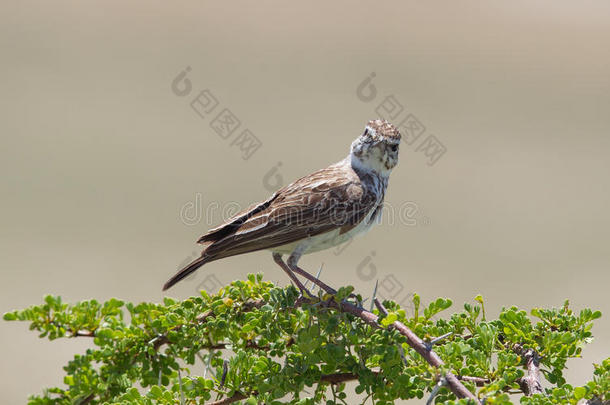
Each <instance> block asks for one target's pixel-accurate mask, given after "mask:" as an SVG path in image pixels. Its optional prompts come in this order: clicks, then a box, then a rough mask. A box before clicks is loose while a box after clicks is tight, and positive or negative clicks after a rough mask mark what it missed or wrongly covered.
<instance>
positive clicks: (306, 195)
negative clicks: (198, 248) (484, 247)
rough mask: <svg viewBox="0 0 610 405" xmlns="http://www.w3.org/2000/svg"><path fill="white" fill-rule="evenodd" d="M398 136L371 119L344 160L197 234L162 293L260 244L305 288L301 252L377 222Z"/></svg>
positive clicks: (395, 158)
mask: <svg viewBox="0 0 610 405" xmlns="http://www.w3.org/2000/svg"><path fill="white" fill-rule="evenodd" d="M400 139H401V135H400V132H399V130H398V129H397V128H396V127H395V126H394V125H392V124H391V123H389V122H388V121H386V120H381V119H376V120H371V121H369V122H368V123H367V124H366V126H365V128H364V132H363V133H362V134H361V135H360V136H359V137H358V138H356V140H354V141H353V142H352V144H351V147H350V150H349V154H348V155H347V157H345V158H344V159H343V160H341V161H339V162H337V163H334V164H332V165H330V166H328V167H326V168H324V169H321V170H318V171H316V172H313V173H311V174H309V175H307V176H304V177H302V178H300V179H298V180H296V181H294V182H293V183H291V184H289V185H287V186H285V187H282V188H281V189H279V190H278V191H276V192H275V193H273V195H272V196H271V197H269V198H268V199H266V200H265V201H262V202H259V203H257V204H254V205H252V206H250V207H249V208H247V209H245V210H243V211H241V212H239V213H237V214H235V215H234V216H232V217H231V218H229V219H228V220H226V221H225V222H224V223H222V224H221V225H220V226H217V227H215V228H213V229H210V230H209V231H208V232H207V233H205V234H204V235H203V236H201V237H200V238H199V240H198V241H197V243H199V244H201V245H203V251H202V252H201V255H200V256H199V257H197V258H196V259H195V260H193V261H192V262H191V263H189V264H187V265H186V266H185V267H184V268H182V269H180V270H179V271H178V272H177V273H176V274H175V275H174V276H172V277H171V278H170V279H169V280H168V281H167V282H166V283H165V284H164V285H163V291H165V290H167V289H169V288H170V287H172V286H173V285H175V284H176V283H178V282H179V281H180V280H182V279H184V278H185V277H187V276H188V275H190V274H191V273H193V272H194V271H196V270H197V269H199V268H200V267H201V266H203V265H204V264H207V263H210V262H213V261H216V260H220V259H224V258H227V257H230V256H235V255H240V254H244V253H250V252H255V251H259V250H270V251H271V252H272V257H273V260H274V261H275V263H277V264H278V265H279V266H280V267H281V268H282V270H284V271H285V272H286V273H287V274H288V276H289V277H290V279H291V280H292V281H293V282H294V283H295V284H296V285H297V286H298V287H299V288H300V289H301V290H302V291H303V288H304V287H303V285H302V284H301V283H300V281H299V279H298V278H297V277H296V275H295V273H298V274H300V275H302V276H305V277H306V278H308V279H310V280H312V277H313V276H311V275H310V274H309V273H307V272H306V271H305V270H303V269H301V268H300V267H299V266H298V261H299V259H300V258H301V256H302V255H304V254H308V253H312V252H317V251H320V250H324V249H328V248H331V247H334V246H336V245H339V244H341V243H344V242H347V241H348V240H349V239H351V238H352V237H354V236H355V235H359V234H363V233H365V232H366V231H368V230H369V229H370V228H371V226H372V225H373V224H374V223H379V222H380V221H381V215H382V211H383V203H384V198H385V193H386V190H387V187H388V180H389V176H390V173H391V172H392V170H393V169H394V168H395V167H396V165H397V164H398V152H399V146H400ZM285 255H288V258H287V260H286V261H284V259H283V257H284V256H285ZM322 284H323V283H322ZM329 288H330V287H329Z"/></svg>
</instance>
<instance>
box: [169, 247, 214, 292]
mask: <svg viewBox="0 0 610 405" xmlns="http://www.w3.org/2000/svg"><path fill="white" fill-rule="evenodd" d="M209 261H210V257H209V256H201V257H198V258H197V259H195V260H193V261H192V262H190V263H189V264H187V265H186V267H184V268H183V269H181V270H179V271H178V272H177V273H176V274H174V276H173V277H172V278H170V279H169V280H167V283H165V284H164V285H163V291H165V290H167V289H168V288H170V287H172V286H173V285H174V284H176V283H177V282H178V281H180V280H182V279H183V278H185V277H187V276H188V275H189V274H191V273H192V272H194V271H195V270H197V269H198V268H200V267H201V266H203V265H204V264H206V263H207V262H209Z"/></svg>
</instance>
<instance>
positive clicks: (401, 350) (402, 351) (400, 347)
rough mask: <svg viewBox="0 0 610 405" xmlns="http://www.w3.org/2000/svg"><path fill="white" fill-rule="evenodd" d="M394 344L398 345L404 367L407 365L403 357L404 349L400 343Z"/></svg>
mask: <svg viewBox="0 0 610 405" xmlns="http://www.w3.org/2000/svg"><path fill="white" fill-rule="evenodd" d="M396 346H398V352H399V353H400V358H401V359H402V362H403V364H404V365H405V367H409V364H408V363H407V358H406V357H405V349H403V348H402V345H401V344H397V345H396Z"/></svg>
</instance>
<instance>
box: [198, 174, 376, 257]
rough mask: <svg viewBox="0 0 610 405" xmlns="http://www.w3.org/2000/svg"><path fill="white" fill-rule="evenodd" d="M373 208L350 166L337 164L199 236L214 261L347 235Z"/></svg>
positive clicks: (372, 198)
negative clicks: (330, 235) (326, 235)
mask: <svg viewBox="0 0 610 405" xmlns="http://www.w3.org/2000/svg"><path fill="white" fill-rule="evenodd" d="M376 204H377V198H376V196H375V194H374V193H373V192H371V191H370V190H368V189H367V188H366V187H364V186H363V185H362V184H361V182H360V179H359V177H358V175H357V174H356V173H355V172H354V171H353V170H352V168H351V167H350V166H349V165H345V164H337V165H333V166H330V167H328V168H326V169H322V170H319V171H317V172H315V173H313V174H310V175H309V176H306V177H303V178H301V179H299V180H297V181H295V182H294V183H292V184H290V185H288V186H286V187H284V188H283V189H281V190H279V191H278V192H276V193H275V194H274V195H273V196H272V197H271V198H269V199H268V200H267V201H264V202H262V203H260V204H258V205H256V206H255V207H254V208H253V209H250V210H246V211H244V212H242V213H240V214H238V215H236V216H234V217H233V218H232V219H231V220H229V221H227V222H226V223H225V224H223V225H222V226H220V227H218V228H215V229H213V230H211V231H210V232H208V233H207V234H206V235H204V236H202V237H201V239H200V242H203V243H209V242H212V243H211V244H210V245H209V246H207V248H206V249H205V251H204V253H203V255H204V256H206V257H209V258H210V259H212V260H215V259H220V258H222V257H228V256H234V255H237V254H241V253H247V252H252V251H256V250H261V249H269V248H273V247H277V246H282V245H286V244H290V243H293V242H296V241H299V240H302V239H305V238H307V237H309V236H314V235H319V234H321V233H325V232H328V231H331V230H333V229H337V228H340V229H341V233H344V232H347V231H348V230H349V229H351V228H353V227H355V226H356V225H358V223H360V221H362V220H363V219H364V218H365V217H366V215H367V214H368V213H369V212H370V210H371V209H373V208H374V207H375V206H376Z"/></svg>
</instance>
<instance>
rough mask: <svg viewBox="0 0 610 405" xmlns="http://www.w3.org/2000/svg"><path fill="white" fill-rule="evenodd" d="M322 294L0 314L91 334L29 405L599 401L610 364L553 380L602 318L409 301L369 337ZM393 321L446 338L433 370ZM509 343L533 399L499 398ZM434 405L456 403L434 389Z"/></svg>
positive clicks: (479, 303)
mask: <svg viewBox="0 0 610 405" xmlns="http://www.w3.org/2000/svg"><path fill="white" fill-rule="evenodd" d="M351 291H352V288H343V289H341V290H340V291H339V293H338V294H337V295H336V296H335V297H331V298H330V299H334V300H339V301H340V300H341V299H344V298H345V299H347V297H349V296H350V293H351ZM325 298H326V297H321V298H320V299H317V300H313V301H308V302H304V303H303V302H301V301H299V300H298V292H297V290H295V289H294V288H293V287H288V288H279V287H275V286H274V285H273V284H272V283H269V282H265V281H263V280H262V276H261V275H256V276H254V275H249V276H248V279H247V280H245V281H235V282H233V283H231V284H230V285H229V286H226V287H224V288H222V289H221V290H220V291H219V292H218V293H217V294H215V295H209V294H208V293H207V292H205V291H202V292H201V295H200V296H197V297H191V298H188V299H186V300H184V301H175V300H173V299H170V298H166V299H165V300H164V303H163V304H154V303H141V304H138V305H134V304H132V303H125V302H123V301H120V300H117V299H111V300H110V301H107V302H105V303H99V302H97V301H95V300H89V301H83V302H79V303H76V304H73V305H70V304H66V303H63V302H62V300H61V298H60V297H54V296H47V297H45V299H44V301H45V302H44V304H43V305H39V306H32V307H30V308H28V309H25V310H22V311H15V312H10V313H6V314H5V315H4V319H5V320H8V321H13V320H20V321H28V322H29V323H30V329H32V330H36V331H38V332H40V337H47V338H48V339H50V340H54V339H58V338H70V337H72V338H76V337H80V338H82V339H87V338H91V339H92V343H93V345H92V348H90V349H88V350H87V351H86V352H85V353H84V354H77V355H75V356H74V359H73V360H72V361H70V362H69V363H68V365H67V366H65V367H64V370H65V377H64V381H63V382H64V384H65V385H64V386H62V387H56V388H50V389H47V390H45V391H44V392H43V394H41V395H36V396H32V397H30V399H29V403H30V404H36V405H38V404H40V405H43V404H44V405H46V404H84V403H90V404H101V403H111V404H153V403H159V404H179V403H185V404H203V403H210V402H213V401H220V400H222V399H225V400H227V402H223V403H229V402H228V400H229V399H231V400H235V401H237V400H239V401H241V402H242V403H245V404H258V403H265V404H280V403H291V404H318V403H326V404H339V403H342V404H347V401H348V399H347V393H346V391H347V390H346V382H347V381H350V380H353V381H354V382H353V383H351V385H349V387H350V390H351V389H353V390H355V393H356V394H358V395H357V397H358V398H359V400H360V401H361V402H363V403H364V402H366V401H371V402H372V403H375V404H379V405H381V404H391V403H393V402H394V401H395V400H398V399H408V398H423V397H424V396H428V395H429V394H428V393H429V392H430V391H431V390H432V389H433V388H434V387H435V386H436V385H437V383H438V382H439V378H440V376H441V375H443V373H444V372H445V371H451V372H453V373H454V374H456V375H458V376H460V378H462V382H463V384H464V385H465V386H466V387H467V388H468V389H469V390H470V391H471V392H475V393H476V395H477V396H478V397H479V398H480V399H485V403H486V404H509V403H511V401H519V400H520V401H521V403H523V404H528V405H539V404H560V403H562V404H563V403H571V404H575V403H577V402H578V401H579V400H586V399H592V398H598V399H599V400H601V401H605V400H608V399H609V398H608V396H609V394H608V392H609V391H610V382H609V381H610V359H606V360H604V361H603V362H602V363H601V364H599V365H595V371H594V378H593V380H592V381H591V382H589V383H587V384H586V385H584V386H582V387H572V386H571V385H569V384H567V383H566V381H565V379H564V376H563V371H564V370H565V368H566V361H567V360H568V359H569V358H573V357H579V356H580V354H581V351H582V348H583V345H584V344H585V343H588V342H589V341H590V340H591V338H592V335H591V327H592V321H593V320H595V319H597V318H599V317H600V316H601V313H600V312H599V311H591V310H589V309H585V310H582V311H580V312H579V313H575V312H573V311H572V310H571V309H570V308H569V307H568V303H567V302H566V303H565V304H564V305H563V306H562V307H561V308H558V309H539V308H536V309H533V310H532V311H531V317H530V316H528V314H526V312H525V311H523V310H519V309H517V308H515V307H511V308H507V309H504V310H502V312H501V314H500V316H499V317H498V319H494V320H488V319H486V318H485V313H484V302H483V299H482V297H480V296H478V297H476V298H475V301H474V302H475V304H474V305H471V304H465V305H464V307H463V309H462V310H461V311H459V312H457V313H454V314H453V315H451V316H449V317H446V318H440V317H439V316H438V314H439V313H441V312H442V311H444V310H446V309H448V308H449V307H450V306H451V305H452V302H451V300H448V299H443V298H439V299H437V300H436V301H433V302H432V303H431V304H429V305H428V306H426V307H425V308H422V307H420V305H421V304H420V299H419V297H418V296H417V295H415V296H414V298H413V306H414V311H413V314H412V316H407V314H406V313H405V311H404V310H402V309H401V308H399V307H398V306H397V305H396V304H395V303H393V302H391V301H386V302H385V306H386V307H387V309H388V311H389V313H388V314H387V316H383V315H382V316H381V319H380V323H381V325H383V326H384V328H373V327H372V326H370V325H367V324H366V323H364V322H363V321H362V320H361V319H360V318H358V317H356V316H354V315H352V314H349V313H346V312H342V311H339V310H337V309H336V308H331V307H330V306H329V305H327V302H325V301H324V299H325ZM350 299H353V298H350ZM356 299H358V300H360V301H361V299H360V297H357V298H356ZM376 313H377V312H376ZM377 314H378V313H377ZM532 317H533V318H536V320H533V319H532ZM437 318H438V319H437ZM396 320H398V321H401V322H403V323H404V324H405V325H407V326H408V327H409V328H410V329H411V330H412V331H414V332H415V333H416V334H417V335H418V336H420V337H421V338H423V339H424V340H425V341H430V340H432V339H433V338H434V337H438V336H442V335H445V334H447V333H449V332H451V333H452V334H451V335H450V336H447V337H446V338H444V339H442V340H440V341H439V342H435V344H434V351H435V352H436V353H437V354H438V355H439V356H440V357H441V358H442V359H443V361H444V362H445V365H444V366H443V367H442V369H437V368H435V367H432V366H430V365H429V364H428V363H427V362H426V361H424V359H423V358H422V357H421V356H420V355H419V354H418V353H417V352H416V351H415V350H413V349H412V348H411V347H410V346H409V345H407V343H406V339H405V337H403V336H402V335H401V334H399V333H398V332H397V331H396V330H395V329H394V328H391V327H389V328H388V326H389V325H391V324H392V322H394V321H396ZM515 347H525V348H528V349H532V350H534V351H535V352H536V353H538V354H539V356H540V369H541V371H542V373H543V376H544V378H545V379H546V382H543V386H547V387H548V388H546V389H544V392H543V393H541V394H535V395H533V396H529V397H527V396H523V394H522V393H521V395H519V396H515V395H512V396H511V395H509V394H513V393H518V392H521V391H520V390H521V388H520V387H521V386H520V379H521V378H523V377H524V375H525V374H526V373H527V369H526V367H525V361H524V359H523V358H522V356H521V355H520V354H519V351H518V350H517V351H516V350H515ZM196 370H197V371H196ZM475 377H476V378H475ZM349 401H350V402H352V403H353V399H350V400H349ZM434 401H435V402H436V403H447V404H453V403H467V401H466V400H460V401H458V400H457V399H456V397H455V396H454V395H453V394H452V393H451V391H450V390H449V389H448V388H447V387H445V386H443V387H441V388H440V390H438V394H437V395H436V397H435V398H434Z"/></svg>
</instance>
